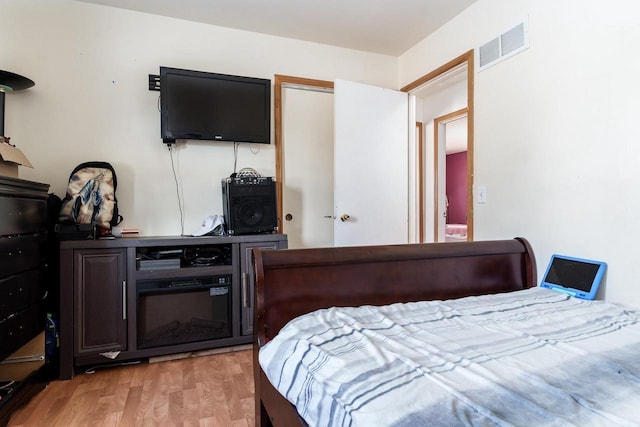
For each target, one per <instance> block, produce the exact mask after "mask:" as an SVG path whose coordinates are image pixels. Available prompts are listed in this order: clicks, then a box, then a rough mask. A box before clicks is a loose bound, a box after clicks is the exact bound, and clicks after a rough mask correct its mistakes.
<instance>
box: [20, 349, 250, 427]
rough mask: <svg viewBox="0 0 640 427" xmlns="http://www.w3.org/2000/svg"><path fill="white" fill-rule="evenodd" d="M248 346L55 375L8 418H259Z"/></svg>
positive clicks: (46, 421)
mask: <svg viewBox="0 0 640 427" xmlns="http://www.w3.org/2000/svg"><path fill="white" fill-rule="evenodd" d="M253 395H254V387H253V368H252V353H251V350H241V351H235V352H225V353H220V354H214V355H209V356H199V357H189V358H184V359H178V360H171V361H166V362H160V363H146V362H144V363H141V364H137V365H130V366H122V367H112V368H104V369H97V370H96V372H95V373H93V374H85V373H82V374H78V375H76V376H74V378H73V379H71V380H68V381H52V382H51V383H50V384H49V385H48V386H47V388H45V389H44V390H43V391H42V392H40V393H39V394H38V395H37V396H35V397H34V398H33V399H32V400H31V401H30V402H29V404H28V405H27V406H24V407H23V408H21V409H20V410H19V411H17V412H15V413H14V414H13V416H12V417H11V420H10V422H9V426H11V427H18V426H28V427H31V426H65V427H66V426H92V427H99V426H221V427H247V426H248V427H251V426H253V425H254V400H253V399H254V397H253Z"/></svg>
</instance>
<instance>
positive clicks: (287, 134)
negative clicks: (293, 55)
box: [282, 88, 334, 249]
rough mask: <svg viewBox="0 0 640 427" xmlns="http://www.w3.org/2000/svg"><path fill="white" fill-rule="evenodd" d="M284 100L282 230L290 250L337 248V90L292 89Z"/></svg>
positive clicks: (283, 96) (284, 90)
mask: <svg viewBox="0 0 640 427" xmlns="http://www.w3.org/2000/svg"><path fill="white" fill-rule="evenodd" d="M282 103H283V108H282V115H283V118H282V134H283V138H284V139H285V140H286V149H285V150H284V152H283V156H284V159H285V162H284V163H285V165H286V168H285V169H284V171H283V186H282V191H283V198H282V211H283V216H284V218H283V221H282V231H283V233H285V234H287V236H288V247H289V248H292V249H296V248H308V247H328V246H333V217H332V215H333V187H334V185H333V182H334V181H333V157H334V156H333V116H334V114H333V94H331V93H326V92H317V91H311V90H301V89H291V88H288V89H283V91H282ZM309 106H313V108H310V107H309Z"/></svg>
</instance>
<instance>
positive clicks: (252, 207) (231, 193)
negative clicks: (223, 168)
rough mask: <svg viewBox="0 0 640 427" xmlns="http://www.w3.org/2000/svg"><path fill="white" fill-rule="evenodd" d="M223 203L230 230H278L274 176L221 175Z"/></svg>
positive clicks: (244, 231) (250, 232) (258, 231)
mask: <svg viewBox="0 0 640 427" xmlns="http://www.w3.org/2000/svg"><path fill="white" fill-rule="evenodd" d="M222 204H223V208H224V218H225V223H226V228H227V233H229V234H232V235H240V234H260V233H272V232H274V231H277V230H278V221H277V212H276V186H275V179H274V178H270V177H239V178H226V179H223V180H222Z"/></svg>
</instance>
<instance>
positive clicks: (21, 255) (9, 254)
mask: <svg viewBox="0 0 640 427" xmlns="http://www.w3.org/2000/svg"><path fill="white" fill-rule="evenodd" d="M45 240H46V234H45V233H39V234H32V235H27V236H12V237H1V238H0V271H2V276H3V277H6V276H10V275H12V274H16V273H20V272H22V271H26V270H30V269H32V268H38V267H40V265H41V264H42V253H43V249H44V243H45Z"/></svg>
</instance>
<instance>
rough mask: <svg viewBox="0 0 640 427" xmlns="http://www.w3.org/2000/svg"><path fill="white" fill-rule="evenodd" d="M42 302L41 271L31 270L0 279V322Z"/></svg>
mask: <svg viewBox="0 0 640 427" xmlns="http://www.w3.org/2000/svg"><path fill="white" fill-rule="evenodd" d="M40 300H42V290H41V286H40V271H39V270H30V271H25V272H24V273H20V274H17V275H15V276H9V277H5V278H3V279H0V320H4V319H6V318H7V317H9V316H10V315H11V314H14V313H17V312H20V311H22V310H24V309H25V308H26V307H28V306H30V305H32V304H36V303H38V302H39V301H40Z"/></svg>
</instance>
